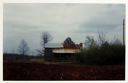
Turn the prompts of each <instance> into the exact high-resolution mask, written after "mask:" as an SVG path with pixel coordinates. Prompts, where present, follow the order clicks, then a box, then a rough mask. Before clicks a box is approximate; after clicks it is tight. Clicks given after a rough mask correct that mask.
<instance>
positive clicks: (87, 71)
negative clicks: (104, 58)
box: [3, 62, 125, 80]
mask: <svg viewBox="0 0 128 83" xmlns="http://www.w3.org/2000/svg"><path fill="white" fill-rule="evenodd" d="M3 80H125V66H124V65H110V66H80V65H66V64H65V65H63V64H41V63H23V62H17V63H16V62H15V63H14V62H13V63H12V62H4V63H3Z"/></svg>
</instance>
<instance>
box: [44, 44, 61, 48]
mask: <svg viewBox="0 0 128 83" xmlns="http://www.w3.org/2000/svg"><path fill="white" fill-rule="evenodd" d="M45 48H63V44H61V43H46V44H45Z"/></svg>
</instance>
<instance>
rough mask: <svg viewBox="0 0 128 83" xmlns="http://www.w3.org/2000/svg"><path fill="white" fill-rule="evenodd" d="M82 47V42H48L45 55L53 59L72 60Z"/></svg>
mask: <svg viewBox="0 0 128 83" xmlns="http://www.w3.org/2000/svg"><path fill="white" fill-rule="evenodd" d="M81 48H82V43H80V44H63V43H61V44H57V43H47V44H46V45H45V57H46V58H48V59H53V60H71V59H73V56H74V54H76V53H79V52H80V49H81Z"/></svg>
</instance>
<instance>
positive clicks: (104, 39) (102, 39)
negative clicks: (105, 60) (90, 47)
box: [98, 32, 106, 45]
mask: <svg viewBox="0 0 128 83" xmlns="http://www.w3.org/2000/svg"><path fill="white" fill-rule="evenodd" d="M98 35H99V43H100V45H102V44H104V43H105V42H106V36H105V34H104V33H103V32H100V33H99V32H98Z"/></svg>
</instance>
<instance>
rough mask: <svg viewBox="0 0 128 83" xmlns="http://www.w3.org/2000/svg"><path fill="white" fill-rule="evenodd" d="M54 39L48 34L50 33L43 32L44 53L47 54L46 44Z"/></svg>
mask: <svg viewBox="0 0 128 83" xmlns="http://www.w3.org/2000/svg"><path fill="white" fill-rule="evenodd" d="M52 39H53V37H52V36H51V35H50V34H49V33H48V32H43V33H42V35H41V45H42V47H43V48H42V49H43V50H42V51H43V52H42V53H45V51H44V50H45V44H46V43H48V42H49V41H51V40H52Z"/></svg>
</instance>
